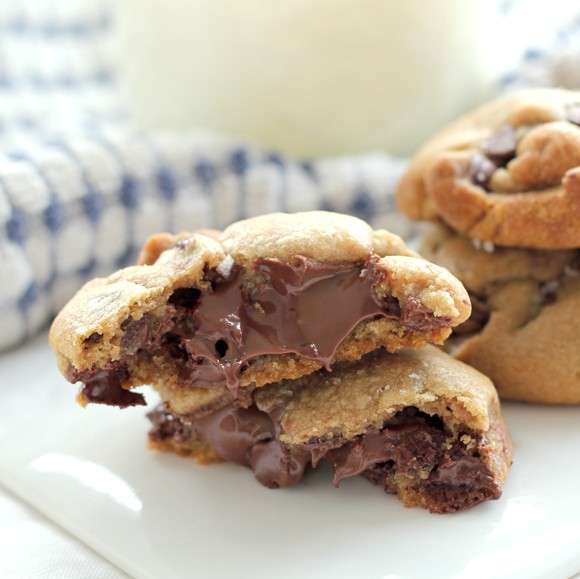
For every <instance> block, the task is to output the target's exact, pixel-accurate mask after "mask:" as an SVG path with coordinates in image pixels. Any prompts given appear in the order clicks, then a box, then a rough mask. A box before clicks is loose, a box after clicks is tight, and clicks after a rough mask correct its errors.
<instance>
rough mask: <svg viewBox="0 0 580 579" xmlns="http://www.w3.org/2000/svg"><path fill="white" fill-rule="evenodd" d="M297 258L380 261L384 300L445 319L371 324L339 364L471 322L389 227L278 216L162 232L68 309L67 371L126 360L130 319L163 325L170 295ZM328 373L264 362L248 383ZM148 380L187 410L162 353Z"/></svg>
mask: <svg viewBox="0 0 580 579" xmlns="http://www.w3.org/2000/svg"><path fill="white" fill-rule="evenodd" d="M254 232H255V233H256V235H254V234H253V233H254ZM302 247H303V250H302V249H301V248H302ZM297 252H298V254H299V255H303V254H304V253H305V254H306V257H309V258H311V259H314V260H317V261H322V262H324V260H330V263H335V262H339V263H345V262H346V263H359V262H361V260H368V259H369V258H370V257H373V259H375V261H376V267H377V268H378V269H379V270H380V271H381V272H384V276H383V279H382V280H381V282H380V283H379V284H378V285H377V286H376V288H375V291H376V292H377V294H378V295H379V297H382V296H383V295H389V296H393V297H394V298H396V299H397V300H398V301H399V302H400V303H401V304H402V306H403V307H404V305H405V303H411V301H412V302H413V303H416V304H419V306H420V307H421V308H424V309H425V310H427V311H429V312H430V315H432V316H434V317H435V318H439V319H440V320H444V321H445V322H444V323H442V324H441V325H440V326H439V327H437V328H435V329H426V330H424V331H416V330H415V329H409V327H406V326H405V325H404V323H402V322H400V321H397V320H392V319H384V320H367V321H363V322H361V323H360V324H359V325H358V326H357V327H356V328H355V330H354V331H353V332H352V334H351V335H350V336H348V337H347V338H346V339H345V340H344V342H343V343H342V344H341V345H340V346H339V348H338V350H337V353H336V359H337V360H341V361H344V360H354V359H358V358H360V357H361V356H362V355H364V354H366V353H367V352H369V351H371V350H372V349H376V348H378V347H382V346H384V347H386V348H388V349H389V350H393V351H394V350H397V349H400V348H402V347H406V346H419V345H422V344H424V343H427V342H434V343H442V342H443V341H444V340H445V339H446V338H447V337H448V335H449V333H450V331H451V327H453V326H455V325H458V324H460V323H461V322H462V321H464V320H465V319H467V317H468V316H469V313H470V303H469V298H468V296H467V293H466V291H465V289H464V288H463V286H462V285H461V284H460V283H459V282H458V281H457V280H456V279H455V278H454V277H453V276H452V275H450V274H449V273H448V272H447V271H446V270H445V269H443V268H440V267H437V266H434V265H433V264H430V263H428V262H426V261H425V260H423V259H419V258H418V257H415V254H414V253H413V252H412V251H410V250H408V249H407V248H406V246H405V245H404V243H403V242H402V240H401V239H400V238H399V237H397V236H395V235H393V234H390V233H389V232H387V231H384V230H379V231H373V230H372V229H371V228H370V227H369V226H368V225H366V224H365V223H364V222H362V221H360V220H359V219H356V218H354V217H348V216H345V215H339V214H331V213H324V212H312V213H304V214H293V215H286V214H273V215H270V216H262V217H258V218H255V219H251V220H246V221H244V222H241V223H238V224H234V225H233V226H231V227H229V228H227V229H226V230H225V231H224V232H223V234H221V235H219V234H218V233H215V234H212V235H211V236H210V235H209V234H207V233H206V234H185V233H184V234H180V235H179V236H170V235H168V234H160V235H157V236H154V237H153V238H152V239H150V240H149V241H148V242H147V243H146V245H145V248H144V250H143V252H142V255H141V265H138V266H133V267H129V268H126V269H123V270H121V271H119V272H117V273H115V274H113V275H111V276H109V277H108V278H104V279H96V280H93V281H91V282H89V283H88V284H86V285H85V286H84V287H83V288H82V289H81V290H80V291H79V292H78V293H77V294H76V296H74V297H73V298H72V300H71V301H70V302H69V303H68V304H67V305H66V306H65V307H64V308H63V310H62V311H61V312H60V314H59V315H58V316H57V318H56V319H55V321H54V323H53V325H52V328H51V331H50V343H51V345H52V347H53V349H54V350H55V351H56V353H57V357H58V361H59V366H60V368H61V370H62V371H63V373H65V375H68V376H70V375H71V374H74V373H76V374H77V375H78V373H79V372H82V371H85V370H91V369H95V368H101V367H105V366H107V365H110V364H111V363H113V362H115V361H118V360H120V359H121V357H122V355H123V344H122V336H123V327H124V326H123V324H124V323H125V321H127V320H129V319H130V320H133V321H136V320H137V321H138V320H140V319H142V318H143V317H145V316H152V317H153V318H154V319H162V317H163V312H164V308H165V307H166V304H167V301H168V299H169V296H171V295H172V294H173V292H174V291H175V290H176V289H179V288H192V287H193V288H200V289H202V290H203V288H204V287H205V285H204V284H206V283H207V282H205V281H204V274H205V272H206V271H207V270H208V269H216V270H217V271H218V272H221V271H224V272H226V273H227V271H231V268H232V267H233V266H234V264H237V265H240V266H244V265H247V264H250V263H252V262H253V261H255V260H256V259H258V258H270V257H272V256H275V257H276V258H277V259H280V260H286V261H288V262H289V261H291V260H292V259H294V258H295V257H296V255H297ZM397 253H401V254H402V255H398V254H397ZM248 271H249V270H248ZM248 275H251V274H250V273H248ZM320 367H321V366H320V364H317V363H315V362H313V360H311V359H306V358H303V357H300V356H297V355H293V354H283V355H279V356H270V357H268V358H265V359H263V360H260V359H257V360H255V361H254V362H253V363H252V364H250V365H249V367H248V368H247V369H246V370H245V372H244V374H242V376H241V386H242V387H244V386H247V385H254V386H262V385H263V384H266V383H268V382H272V381H278V380H281V379H284V378H289V379H292V378H297V377H299V376H302V375H304V374H307V373H311V372H314V371H316V370H318V369H319V368H320ZM148 383H152V384H154V385H155V386H156V387H158V389H159V390H160V392H161V394H162V396H163V397H164V398H166V399H169V398H171V399H172V405H173V407H174V409H175V410H176V411H178V412H179V409H178V408H177V406H176V405H178V403H179V398H178V397H177V396H174V391H175V390H179V389H180V387H181V386H182V384H180V379H179V377H178V376H176V375H175V373H172V372H171V371H170V363H169V360H165V359H163V358H160V357H158V356H157V357H154V358H151V359H149V360H140V361H139V364H138V366H135V367H132V368H131V377H130V379H128V381H126V382H125V384H124V387H126V388H131V387H134V386H139V385H142V384H148ZM199 392H203V391H201V390H200V391H199ZM224 395H225V392H224V391H220V390H215V391H213V392H209V393H205V394H203V395H202V398H203V399H204V400H205V402H207V404H208V405H209V406H212V405H215V404H216V403H217V402H216V401H217V400H218V399H219V398H220V397H223V396H224ZM185 397H187V396H185ZM197 398H199V396H197V395H196V404H197V403H198V400H197ZM82 401H83V400H82V399H81V402H82ZM220 403H221V402H220ZM184 404H185V403H184ZM187 404H189V402H187Z"/></svg>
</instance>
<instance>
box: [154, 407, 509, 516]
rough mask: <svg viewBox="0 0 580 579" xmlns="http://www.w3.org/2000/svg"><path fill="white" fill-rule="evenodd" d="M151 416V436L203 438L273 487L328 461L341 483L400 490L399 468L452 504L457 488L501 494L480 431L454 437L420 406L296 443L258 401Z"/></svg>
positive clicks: (480, 495) (475, 497) (475, 498)
mask: <svg viewBox="0 0 580 579" xmlns="http://www.w3.org/2000/svg"><path fill="white" fill-rule="evenodd" d="M149 417H150V420H151V422H152V423H153V428H152V430H151V431H150V437H151V438H152V439H154V440H161V441H168V440H169V441H176V442H178V443H182V444H186V443H187V439H188V438H191V437H197V438H200V439H201V440H203V441H205V442H206V443H208V444H209V446H211V448H212V449H213V450H214V451H215V452H216V453H217V454H218V455H219V456H220V457H221V458H223V459H224V460H226V461H229V462H235V463H237V464H242V465H245V466H249V467H250V468H251V469H252V470H253V471H254V474H255V476H256V478H257V480H258V481H259V482H261V483H262V484H263V485H265V486H267V487H269V488H278V487H285V486H291V485H294V484H297V483H298V482H300V480H301V479H302V477H303V475H304V472H305V470H306V469H307V467H309V466H313V467H315V466H317V464H318V463H319V462H320V461H321V460H326V461H328V462H329V463H330V464H331V465H332V467H333V469H334V484H335V485H338V484H339V483H340V482H341V481H342V480H344V479H346V478H350V477H353V476H357V475H360V474H362V475H364V476H365V477H366V478H368V479H369V480H371V481H372V482H374V483H375V484H380V485H382V486H383V487H384V488H385V490H387V491H391V492H394V491H395V490H396V487H395V486H393V484H394V483H393V481H394V476H395V475H396V476H398V477H406V478H407V480H409V481H412V484H413V485H415V486H416V488H418V489H420V490H422V491H423V492H425V493H427V494H429V495H431V496H433V497H435V498H437V497H438V498H439V499H440V500H445V497H448V500H449V501H454V504H455V503H457V500H458V495H459V498H460V499H461V500H464V499H465V496H466V493H467V494H469V493H471V495H470V497H471V498H470V499H469V500H470V503H469V504H475V502H479V501H480V500H485V499H487V498H497V497H498V496H499V494H500V490H499V488H498V485H497V483H496V482H495V481H494V479H493V475H492V474H491V472H490V470H489V468H488V466H487V465H486V464H485V463H484V462H483V460H482V459H481V456H480V440H479V438H478V437H477V436H473V435H470V434H468V433H460V434H459V435H457V436H453V435H451V434H450V433H449V432H447V431H446V430H445V428H444V425H443V423H442V422H441V420H440V419H439V418H438V417H436V416H429V415H427V414H424V413H422V412H420V411H418V410H417V409H416V408H414V407H409V408H406V409H404V410H402V411H401V412H399V413H397V414H396V415H395V416H394V417H393V418H391V419H390V420H388V421H387V422H386V423H385V424H384V425H383V427H382V428H381V429H380V430H377V429H370V430H369V431H368V432H366V433H365V434H363V435H360V436H358V437H356V438H355V439H353V440H349V441H345V440H343V439H340V438H339V439H336V440H330V441H313V442H310V443H308V444H304V445H298V446H293V447H287V446H285V445H284V444H282V443H280V441H279V435H280V431H281V428H280V425H279V421H278V419H277V417H276V413H275V412H274V413H273V414H272V415H268V414H267V413H265V412H262V411H260V410H258V409H257V408H256V407H255V406H254V407H252V408H249V409H243V408H236V407H234V406H233V405H232V406H229V407H227V408H224V409H221V410H219V411H217V412H215V413H213V414H211V415H209V416H206V417H204V418H201V419H199V418H198V419H193V420H192V421H191V423H189V424H186V423H185V422H183V421H182V420H180V419H179V418H177V417H175V416H174V415H172V414H171V413H169V412H168V411H167V410H165V409H164V408H163V407H161V408H159V409H157V410H155V411H154V412H152V413H151V414H150V415H149ZM466 435H467V436H468V438H469V440H470V441H471V442H472V443H473V444H471V445H470V446H467V445H465V444H463V442H462V439H463V438H464V436H466ZM461 497H463V498H461ZM449 508H452V506H450V507H449ZM458 508H461V507H458Z"/></svg>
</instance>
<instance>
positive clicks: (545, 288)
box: [540, 280, 560, 306]
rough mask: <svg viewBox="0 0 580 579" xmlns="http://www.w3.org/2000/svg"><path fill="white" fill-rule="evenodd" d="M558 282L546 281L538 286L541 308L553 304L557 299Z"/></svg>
mask: <svg viewBox="0 0 580 579" xmlns="http://www.w3.org/2000/svg"><path fill="white" fill-rule="evenodd" d="M559 289H560V282H559V281H558V280H552V281H547V282H545V283H543V284H541V285H540V300H541V304H542V305H543V306H546V305H549V304H553V303H555V302H556V300H557V299H558V290H559Z"/></svg>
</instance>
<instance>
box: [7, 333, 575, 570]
mask: <svg viewBox="0 0 580 579" xmlns="http://www.w3.org/2000/svg"><path fill="white" fill-rule="evenodd" d="M45 340H46V338H45V336H40V337H39V338H37V339H36V340H34V341H33V342H32V343H30V344H28V345H27V346H26V347H24V348H23V349H20V350H17V351H14V352H12V353H8V354H4V355H2V356H0V447H4V448H5V449H6V450H5V451H4V452H3V453H0V481H2V482H3V483H4V484H6V485H8V486H9V487H10V489H11V492H13V493H15V494H17V495H18V496H21V497H23V498H24V499H25V500H26V501H27V502H29V503H31V504H33V505H35V508H37V509H39V510H40V511H42V512H44V513H47V515H48V516H49V517H50V518H51V519H53V520H56V521H58V522H59V523H60V524H62V525H63V527H65V528H67V529H69V530H70V531H71V532H72V533H73V534H74V535H75V536H78V537H81V538H82V540H83V541H86V542H87V544H89V545H92V546H93V547H94V548H95V549H96V550H97V551H98V552H99V553H103V554H104V555H105V556H106V557H107V558H108V559H110V560H111V561H115V562H116V563H117V564H118V565H119V568H123V569H128V570H130V572H131V573H132V574H133V575H135V576H137V577H148V578H154V579H157V578H158V577H160V576H161V575H163V576H164V577H163V579H165V577H167V578H168V579H172V578H173V577H179V578H189V577H191V576H193V575H195V576H198V577H210V576H211V577H220V578H221V577H231V576H234V575H236V576H239V577H250V576H256V577H257V576H260V577H261V576H265V575H264V574H263V573H265V572H266V571H268V574H269V575H268V576H270V575H271V572H272V570H273V569H278V570H285V572H286V574H285V575H284V576H285V577H286V576H287V577H292V579H294V577H297V578H298V579H299V578H300V577H306V576H308V577H320V576H322V575H320V573H319V572H317V571H314V570H315V569H318V571H320V570H321V569H325V572H328V571H332V576H333V577H335V578H338V577H341V578H342V577H351V576H352V574H351V573H350V571H349V569H350V570H351V571H352V569H354V568H355V567H353V565H355V566H356V568H357V569H359V570H360V569H366V571H364V572H363V574H362V576H364V577H366V576H369V577H370V578H371V579H375V578H377V579H378V578H379V577H380V578H384V577H385V576H386V577H389V579H390V578H392V579H394V578H395V577H396V579H409V578H415V577H423V576H425V573H426V572H427V569H426V568H425V565H426V564H427V565H429V569H428V571H429V573H428V574H429V576H431V577H437V578H439V577H444V578H445V579H449V578H450V577H453V578H454V579H456V578H459V577H461V578H466V579H467V578H468V579H472V578H473V577H474V576H477V577H486V578H489V577H502V578H506V577H508V578H509V579H513V578H515V577H517V578H518V579H519V578H520V577H521V578H525V579H529V578H530V577H534V578H541V579H560V578H563V579H567V578H568V577H571V576H573V574H574V573H576V572H577V571H578V565H579V564H580V497H579V495H578V483H577V481H578V480H580V465H579V464H578V462H577V461H575V460H572V461H570V456H571V455H573V457H574V459H575V458H576V455H577V452H575V451H577V449H578V448H579V447H580V414H579V412H580V409H552V408H539V407H526V406H524V405H507V406H506V415H507V417H508V421H509V423H510V425H511V426H512V427H513V428H512V431H513V434H514V441H515V445H516V463H515V465H514V468H513V471H512V473H511V476H510V479H509V481H508V486H507V488H506V493H505V496H504V497H503V498H502V500H500V501H496V502H493V503H488V504H486V505H481V506H480V507H477V508H475V509H472V510H470V511H468V512H466V513H460V514H458V515H450V516H435V515H429V514H428V513H425V512H424V511H421V510H420V509H404V508H403V507H401V505H400V503H398V501H396V500H395V499H394V498H393V497H385V496H384V495H383V494H382V493H380V492H379V491H378V489H376V488H373V487H372V486H370V485H368V484H367V483H366V481H363V480H354V479H353V480H351V481H346V483H345V485H344V486H342V487H341V488H340V489H338V490H337V489H332V488H331V487H330V485H329V483H328V480H326V478H328V477H325V475H324V473H316V476H311V477H309V479H308V480H307V481H306V483H305V485H303V486H302V487H300V488H298V487H297V488H296V489H291V490H289V491H288V492H283V491H275V492H274V491H266V490H264V489H262V488H261V487H259V485H257V484H256V483H255V482H254V481H253V480H252V477H251V474H250V473H249V472H248V471H247V470H246V469H241V468H239V467H236V466H233V465H222V466H220V467H213V468H206V469H204V468H202V467H196V466H195V464H194V463H188V462H187V461H184V460H183V459H179V458H178V457H174V456H171V455H163V456H156V455H155V454H154V453H148V452H146V451H145V449H144V448H143V441H144V433H145V429H146V423H145V421H144V419H143V409H133V410H127V411H115V410H114V409H110V408H103V407H91V408H89V409H87V410H84V411H83V410H82V409H80V408H78V407H76V406H75V405H74V403H73V394H74V388H73V387H70V386H68V385H67V384H66V383H65V382H64V380H63V379H62V377H60V376H59V375H58V373H57V372H56V369H55V367H54V361H53V358H52V355H51V354H50V352H49V351H48V349H47V347H46V344H45ZM139 449H141V450H139ZM65 459H66V461H65ZM226 471H227V472H226ZM105 483H106V484H105ZM329 487H330V488H329ZM167 489H171V492H169V493H168V492H165V491H166V490H167ZM192 497H195V499H196V500H195V501H192ZM240 498H243V500H240ZM200 499H201V501H200ZM257 506H258V508H257ZM137 507H138V508H137ZM228 517H229V518H228ZM274 519H276V520H279V519H281V520H283V521H284V525H283V526H282V527H281V528H280V529H278V533H274V532H267V533H266V534H264V530H272V524H271V523H272V521H273V520H274ZM242 520H243V521H244V533H242V534H240V529H239V527H238V525H237V524H234V523H235V521H242ZM305 525H306V529H307V530H308V533H306V534H304V533H305V531H304V529H305ZM393 529H396V530H397V533H395V534H393ZM280 533H281V535H279V534H280ZM312 533H314V534H315V535H316V537H317V538H316V541H314V543H313V542H311V541H310V540H307V537H308V536H309V535H312ZM302 535H304V536H302ZM152 539H154V541H153V542H152ZM288 541H290V543H288ZM223 542H225V543H227V545H228V549H226V551H224V547H225V545H223V544H222V543H223ZM258 544H261V545H262V547H264V546H267V547H266V549H265V550H263V549H262V550H260V548H259V546H258ZM250 545H251V546H250ZM458 549H459V551H458ZM229 551H231V552H232V553H233V556H231V557H230V560H228V559H227V558H225V559H223V558H222V559H220V558H217V559H216V554H217V553H218V552H219V553H222V554H223V553H227V552H229ZM295 551H298V552H299V554H300V557H298V558H296V556H295V554H296V553H295ZM419 553H422V555H421V556H418V554H419ZM426 553H430V555H429V556H428V557H427V559H425V554H426ZM454 553H455V555H458V554H460V555H461V557H459V558H458V557H454V556H453V554H454ZM256 557H258V558H259V560H260V563H261V564H260V565H259V566H258V567H256ZM345 557H346V559H345V560H344V563H341V560H342V559H344V558H345ZM430 557H432V558H433V562H434V561H437V567H433V565H432V564H431V563H429V558H430ZM280 565H281V566H280ZM287 565H290V566H289V567H288V566H287ZM506 565H507V566H506ZM349 566H350V567H349ZM119 568H116V567H114V566H113V565H112V564H111V563H109V562H107V561H106V560H105V559H104V558H101V556H99V555H97V553H96V552H94V551H92V550H91V549H90V548H88V547H86V546H84V545H83V544H81V543H80V542H79V541H77V540H76V539H75V538H74V537H72V536H71V535H69V534H68V533H66V532H64V531H62V530H61V529H60V528H59V527H58V526H56V525H55V524H53V523H51V522H50V521H48V520H47V519H45V518H43V517H42V516H41V515H39V514H37V512H36V511H34V510H31V509H30V508H29V507H27V506H24V505H23V504H22V503H20V502H19V501H18V500H15V499H14V498H13V496H11V495H10V494H5V493H1V492H0V577H1V578H2V579H12V578H18V579H20V578H25V579H36V578H44V577H50V578H56V579H61V578H67V579H68V578H71V579H72V578H75V579H77V578H89V579H91V578H93V577H95V578H99V579H100V578H104V579H110V578H115V579H117V578H119V577H125V578H126V577H127V575H124V574H123V573H122V572H121V571H120V570H119ZM226 568H227V569H226ZM292 569H294V571H292ZM250 570H251V571H252V572H253V573H254V575H252V574H251V573H250ZM256 570H257V571H261V572H263V573H262V575H259V574H258V575H255V571H256ZM226 571H227V572H226ZM291 571H292V572H291ZM290 572H291V574H290V575H289V574H288V573H290ZM474 572H475V575H474V574H473V573H474ZM393 573H395V575H393Z"/></svg>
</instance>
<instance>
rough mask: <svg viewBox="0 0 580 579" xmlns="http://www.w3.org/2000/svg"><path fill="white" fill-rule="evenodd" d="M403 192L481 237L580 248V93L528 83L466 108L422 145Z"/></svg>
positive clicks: (418, 208) (404, 198) (403, 204)
mask: <svg viewBox="0 0 580 579" xmlns="http://www.w3.org/2000/svg"><path fill="white" fill-rule="evenodd" d="M397 199H398V203H399V206H400V208H401V209H402V210H403V211H404V212H405V213H406V214H407V215H408V216H409V217H411V218H413V219H426V220H433V219H436V218H439V219H441V220H443V221H444V222H445V223H446V224H447V225H449V226H450V227H452V228H453V229H454V230H456V231H458V232H460V233H462V234H463V235H466V236H468V237H470V238H473V239H478V240H481V241H487V242H491V243H493V244H496V245H502V246H512V247H527V248H538V249H569V248H576V247H580V92H573V91H567V90H559V89H535V90H526V91H522V92H519V93H515V94H512V95H509V96H506V97H503V98H500V99H497V100H495V101H493V102H491V103H488V104H486V105H484V106H482V107H480V108H478V109H477V110H475V111H473V112H471V113H469V114H467V115H465V116H464V117H462V118H460V119H459V120H457V121H456V122H454V123H453V124H451V125H450V126H449V127H447V128H446V129H444V130H443V131H441V132H440V133H439V134H437V135H435V136H434V137H433V138H432V139H431V140H430V141H429V142H428V143H427V144H426V145H425V146H424V147H423V148H422V149H421V150H420V151H419V153H418V154H417V155H416V157H415V158H414V159H413V161H412V162H411V165H410V167H409V169H408V170H407V172H406V174H405V175H404V176H403V178H402V179H401V182H400V184H399V186H398V191H397Z"/></svg>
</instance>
